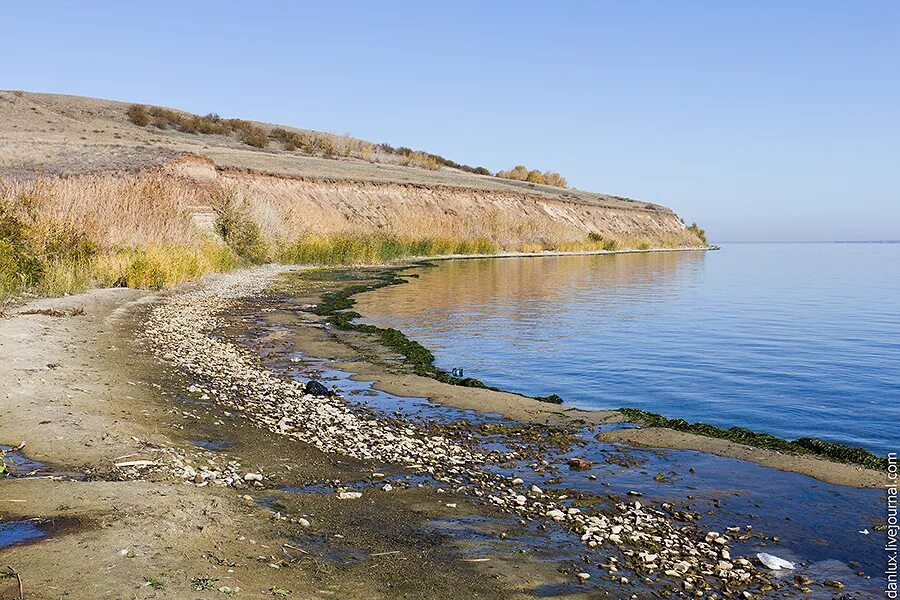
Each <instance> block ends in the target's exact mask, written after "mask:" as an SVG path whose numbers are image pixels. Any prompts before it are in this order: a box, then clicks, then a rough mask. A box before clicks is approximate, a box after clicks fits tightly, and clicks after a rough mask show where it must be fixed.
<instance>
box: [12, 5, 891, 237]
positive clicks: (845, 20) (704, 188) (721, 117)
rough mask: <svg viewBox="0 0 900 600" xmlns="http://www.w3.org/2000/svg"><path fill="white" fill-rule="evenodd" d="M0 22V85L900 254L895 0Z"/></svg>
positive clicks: (64, 12)
mask: <svg viewBox="0 0 900 600" xmlns="http://www.w3.org/2000/svg"><path fill="white" fill-rule="evenodd" d="M326 4H329V5H328V6H326ZM3 21H4V25H5V26H4V35H3V36H2V37H0V57H2V58H0V88H5V89H25V90H30V91H45V92H59V93H68V94H78V95H85V96H96V97H103V98H113V99H120V100H129V101H141V102H145V103H152V104H161V105H168V106H174V107H178V108H183V109H186V110H190V111H193V112H198V113H207V112H217V113H219V114H221V115H223V116H237V117H244V118H251V119H259V120H265V121H271V122H279V123H286V124H290V125H296V126H300V127H309V128H312V129H319V130H327V131H333V132H336V133H350V134H352V135H355V136H357V137H362V138H365V139H369V140H372V141H376V142H388V143H391V144H393V145H405V146H410V147H413V148H421V149H425V150H428V151H431V152H435V153H438V154H442V155H444V156H446V157H448V158H451V159H453V160H456V161H458V162H465V163H469V164H473V165H484V166H486V167H488V168H490V169H492V170H496V169H500V168H509V167H511V166H513V165H515V164H518V163H523V164H525V165H528V166H529V167H533V168H539V169H542V170H546V169H551V170H557V171H560V172H561V173H563V175H565V176H566V177H567V178H568V179H569V182H570V183H571V184H572V185H574V186H576V187H579V188H582V189H589V190H594V191H601V192H607V193H613V194H619V195H624V196H631V197H635V198H641V199H645V200H650V201H655V202H660V203H662V204H666V205H668V206H671V207H673V208H674V209H675V210H676V211H678V212H679V214H681V215H682V216H683V217H684V218H685V219H686V220H687V221H688V222H690V221H694V220H696V221H698V222H700V224H701V225H704V226H705V227H706V228H707V230H708V231H709V232H710V234H711V238H712V239H714V240H718V241H736V240H834V239H840V240H846V239H898V238H900V202H898V200H900V197H898V192H897V189H898V179H900V165H898V162H900V161H898V159H900V108H898V107H900V35H898V34H897V31H898V24H900V3H898V2H826V1H815V2H813V1H809V2H802V1H792V2H746V3H738V2H583V3H580V2H568V3H553V4H550V3H546V2H509V3H501V2H453V3H450V2H445V3H438V2H383V3H373V2H358V3H339V2H334V3H322V2H309V3H302V2H254V3H252V5H251V4H250V3H238V2H227V1H222V0H219V1H217V2H188V1H181V2H169V1H157V2H153V3H133V2H105V3H100V2H89V1H81V2H16V3H6V4H5V5H4V8H3Z"/></svg>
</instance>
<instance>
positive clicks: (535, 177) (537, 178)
mask: <svg viewBox="0 0 900 600" xmlns="http://www.w3.org/2000/svg"><path fill="white" fill-rule="evenodd" d="M525 181H528V182H531V183H547V180H546V179H544V176H543V175H541V172H540V171H537V170H534V171H528V175H526V176H525Z"/></svg>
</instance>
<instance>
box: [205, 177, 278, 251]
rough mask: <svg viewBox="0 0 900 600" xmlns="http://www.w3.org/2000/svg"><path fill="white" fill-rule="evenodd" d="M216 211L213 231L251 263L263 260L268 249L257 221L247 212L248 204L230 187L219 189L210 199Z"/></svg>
mask: <svg viewBox="0 0 900 600" xmlns="http://www.w3.org/2000/svg"><path fill="white" fill-rule="evenodd" d="M210 204H211V205H212V208H213V211H214V212H215V214H216V220H215V227H216V232H217V233H218V234H219V235H220V236H221V238H222V240H223V241H224V242H225V243H226V244H228V247H229V248H231V249H232V250H233V251H234V252H235V254H237V255H238V256H240V257H241V258H242V259H243V260H245V261H247V262H250V263H263V262H266V260H267V259H268V251H267V249H266V244H265V241H264V240H263V236H262V230H261V229H260V226H259V223H257V222H256V221H254V220H253V219H252V218H251V217H250V215H249V214H248V211H247V207H246V206H245V205H244V204H243V203H242V202H241V201H240V200H239V199H238V196H237V193H236V192H235V191H234V190H231V189H224V188H222V189H220V190H218V191H217V192H216V193H215V194H214V195H213V197H212V198H211V199H210Z"/></svg>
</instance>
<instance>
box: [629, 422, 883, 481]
mask: <svg viewBox="0 0 900 600" xmlns="http://www.w3.org/2000/svg"><path fill="white" fill-rule="evenodd" d="M619 412H620V413H622V414H623V415H625V417H626V418H628V419H629V420H630V421H632V422H634V423H639V424H642V425H646V426H649V427H665V428H666V429H674V430H675V431H684V432H686V433H694V434H697V435H702V436H706V437H713V438H720V439H724V440H729V441H732V442H737V443H739V444H745V445H747V446H753V447H755V448H765V449H768V450H775V451H778V452H787V453H794V454H807V455H812V456H819V457H822V458H827V459H829V460H834V461H837V462H843V463H851V464H857V465H862V466H864V467H867V468H869V469H878V470H884V469H886V468H887V459H886V458H882V457H880V456H876V455H874V454H872V453H871V452H869V451H868V450H865V449H863V448H856V447H854V446H846V445H844V444H838V443H835V442H826V441H824V440H820V439H819V438H810V437H803V438H799V439H796V440H793V441H790V440H786V439H783V438H780V437H777V436H774V435H771V434H768V433H760V432H758V431H752V430H750V429H747V428H745V427H729V428H728V429H723V428H721V427H716V426H715V425H710V424H708V423H700V422H698V423H689V422H688V421H685V420H684V419H669V418H666V417H664V416H663V415H660V414H657V413H652V412H647V411H645V410H641V409H638V408H620V409H619Z"/></svg>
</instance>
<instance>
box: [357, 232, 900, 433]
mask: <svg viewBox="0 0 900 600" xmlns="http://www.w3.org/2000/svg"><path fill="white" fill-rule="evenodd" d="M898 260H900V246H898V245H888V247H879V246H876V245H871V244H870V245H865V246H863V247H856V246H852V245H844V244H841V245H796V244H794V245H791V244H784V245H746V246H726V247H725V248H724V249H723V250H722V251H721V252H715V253H709V254H706V253H695V252H691V253H662V254H625V255H605V256H566V257H552V258H523V259H493V260H491V259H484V260H457V261H446V262H442V263H439V264H438V266H435V267H430V268H422V269H419V270H418V271H417V273H418V275H419V277H418V278H417V279H412V280H411V282H410V284H408V285H400V286H392V287H389V288H383V289H380V290H377V291H374V292H371V293H366V294H362V295H360V296H359V297H358V298H357V300H358V303H357V306H356V310H358V311H359V312H360V313H362V314H363V315H364V320H365V321H366V322H370V323H374V324H377V325H381V326H391V327H396V328H398V329H401V330H402V331H404V332H405V333H407V335H409V336H410V337H412V338H413V339H416V340H418V341H420V342H421V343H423V344H424V345H425V346H426V347H428V348H430V349H431V350H432V351H434V353H435V355H436V356H437V363H438V365H439V366H441V367H443V368H445V369H448V370H449V369H451V368H453V367H463V368H464V369H465V374H466V375H467V376H471V377H477V378H479V379H482V380H483V381H485V382H486V383H489V384H492V385H497V386H500V387H504V388H506V389H510V390H514V391H518V392H522V393H526V394H532V395H542V396H543V395H548V394H554V393H556V394H559V395H561V396H562V397H563V398H565V399H566V401H567V402H569V403H572V404H577V405H582V406H588V407H598V408H610V407H619V406H636V407H639V408H644V409H646V410H651V411H654V412H661V413H664V414H666V415H669V416H673V417H681V418H686V419H690V420H703V421H706V422H711V423H714V424H717V425H721V426H733V425H744V426H748V427H751V428H753V429H758V430H762V431H767V432H769V433H774V434H776V435H780V436H783V437H789V438H796V437H802V436H810V435H811V436H817V437H823V438H825V439H831V440H835V441H841V442H845V443H851V444H856V445H861V446H864V447H867V448H869V449H872V450H875V451H884V450H887V449H889V448H890V447H891V441H892V440H894V439H895V435H894V432H893V425H892V424H893V423H896V422H898V421H900V375H898V373H900V344H898V343H897V340H898V339H900V311H898V305H897V303H896V298H897V297H900V275H898V273H900V272H898V271H897V270H896V269H894V265H896V262H897V261H898Z"/></svg>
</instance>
